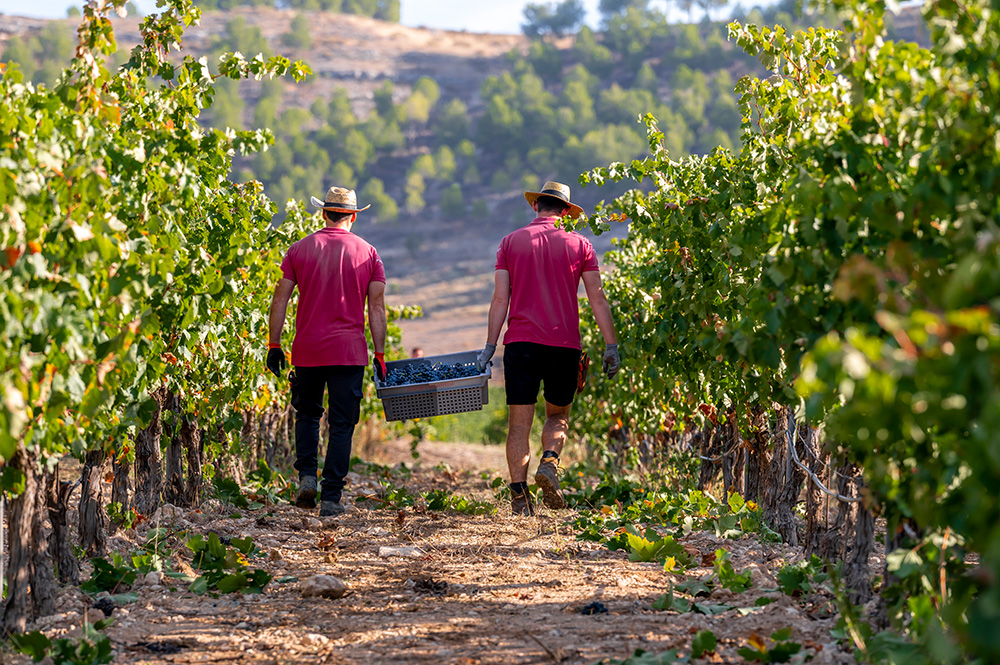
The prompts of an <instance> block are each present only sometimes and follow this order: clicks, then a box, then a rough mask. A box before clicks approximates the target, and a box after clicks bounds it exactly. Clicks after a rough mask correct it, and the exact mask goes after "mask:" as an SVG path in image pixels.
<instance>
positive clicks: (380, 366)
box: [372, 353, 386, 383]
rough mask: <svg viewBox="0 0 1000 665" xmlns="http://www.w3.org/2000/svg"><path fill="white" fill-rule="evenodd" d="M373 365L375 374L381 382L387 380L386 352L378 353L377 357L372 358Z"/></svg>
mask: <svg viewBox="0 0 1000 665" xmlns="http://www.w3.org/2000/svg"><path fill="white" fill-rule="evenodd" d="M372 367H373V368H374V369H375V376H376V377H378V380H379V383H382V382H384V381H385V375H386V371H385V354H384V353H376V354H375V357H374V358H372Z"/></svg>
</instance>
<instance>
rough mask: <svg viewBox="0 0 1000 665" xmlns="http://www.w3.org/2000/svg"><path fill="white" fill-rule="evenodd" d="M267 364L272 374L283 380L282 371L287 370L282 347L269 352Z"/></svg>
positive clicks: (273, 347)
mask: <svg viewBox="0 0 1000 665" xmlns="http://www.w3.org/2000/svg"><path fill="white" fill-rule="evenodd" d="M265 364H266V365H267V368H268V369H269V370H271V373H272V374H274V375H275V376H276V377H278V378H279V379H280V378H281V371H282V370H283V369H285V352H284V351H282V350H281V347H280V346H272V347H271V348H269V349H268V350H267V362H266V363H265Z"/></svg>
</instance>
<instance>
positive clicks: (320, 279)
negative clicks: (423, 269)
mask: <svg viewBox="0 0 1000 665" xmlns="http://www.w3.org/2000/svg"><path fill="white" fill-rule="evenodd" d="M281 269H282V272H283V274H284V277H285V278H286V279H290V280H292V281H293V282H295V284H296V285H297V286H298V289H299V304H298V310H297V312H296V316H295V341H294V342H293V343H292V364H293V365H296V366H301V367H317V366H323V365H367V364H368V345H367V342H366V341H365V333H364V325H365V297H366V295H367V293H368V285H369V284H370V283H371V282H373V281H379V282H384V281H385V269H384V268H383V266H382V260H381V259H380V258H379V256H378V253H377V252H376V251H375V248H374V247H372V246H371V245H369V244H368V243H367V242H365V241H364V240H363V239H362V238H360V237H358V236H356V235H354V234H353V233H351V232H350V231H346V230H344V229H339V228H324V229H320V230H319V231H317V232H315V233H312V234H310V235H308V236H306V237H305V238H303V239H302V240H300V241H298V242H296V243H295V244H293V245H292V246H291V247H290V248H289V250H288V254H287V255H286V256H285V260H284V261H283V262H282V264H281Z"/></svg>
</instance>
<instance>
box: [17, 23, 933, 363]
mask: <svg viewBox="0 0 1000 665" xmlns="http://www.w3.org/2000/svg"><path fill="white" fill-rule="evenodd" d="M782 7H783V4H779V5H778V6H776V7H774V8H772V9H771V10H769V11H768V12H766V13H763V14H762V13H760V12H758V11H756V10H755V11H753V12H751V13H750V14H748V15H747V16H746V17H745V19H744V20H746V21H748V22H757V23H783V24H786V25H790V26H793V27H794V26H795V25H796V23H797V21H796V19H794V18H793V17H792V16H791V15H790V14H788V13H786V12H783V11H782ZM814 20H819V19H814ZM138 24H139V19H138V18H131V17H130V18H126V19H116V20H115V28H116V33H117V39H118V41H119V45H120V51H119V55H118V56H117V57H116V58H115V63H118V64H120V63H122V62H124V61H125V60H126V59H127V51H128V49H129V48H130V47H131V46H132V45H133V44H134V43H135V42H136V40H137V39H138ZM74 25H75V24H74V23H73V21H72V20H71V19H69V20H64V21H45V20H39V19H27V18H20V17H15V16H0V52H2V53H3V58H4V59H5V60H8V59H9V60H14V61H18V62H20V63H22V66H28V67H29V68H31V71H29V72H28V73H29V74H31V75H32V77H33V78H34V80H36V81H52V80H54V78H55V74H56V72H57V71H58V67H59V65H60V63H63V62H65V61H66V59H68V57H69V54H70V53H71V51H72V45H73V36H72V30H73V28H74ZM896 26H897V32H898V33H899V34H900V36H902V37H904V38H906V37H913V38H919V36H920V33H919V31H920V29H921V27H922V26H921V24H920V22H919V17H918V15H917V14H916V11H915V10H914V9H909V10H907V12H906V13H904V15H902V16H900V17H898V18H897V20H896ZM185 48H186V50H187V51H188V52H190V53H191V54H192V55H194V56H198V57H200V56H202V55H205V56H208V57H209V60H210V62H213V61H214V60H215V59H216V58H217V56H218V54H219V53H222V52H225V51H228V50H240V51H241V52H243V53H244V54H247V55H251V54H254V53H257V52H259V51H264V52H265V53H282V54H285V55H288V56H289V57H292V58H302V59H304V60H306V61H307V62H308V64H309V65H310V66H311V68H312V70H313V72H314V76H312V77H311V78H310V79H309V80H307V81H306V82H304V83H301V84H298V85H296V84H294V83H292V82H291V81H280V82H279V81H266V82H264V83H252V82H251V83H244V84H241V85H239V86H237V85H235V84H229V83H228V82H226V83H225V84H223V85H222V86H220V90H219V93H218V95H217V97H216V99H215V103H214V105H213V107H212V108H210V109H209V110H208V111H207V112H206V113H205V115H204V120H205V122H206V124H209V125H213V126H218V127H223V126H236V127H245V128H250V127H261V126H266V127H269V128H271V129H272V131H273V132H274V134H275V144H274V145H273V146H272V148H271V149H270V150H269V151H268V152H267V153H265V154H263V155H261V156H258V157H253V158H251V159H244V160H241V161H240V162H238V166H239V168H240V171H239V173H237V177H240V178H257V179H260V180H261V181H262V182H263V183H264V185H265V192H266V193H267V194H268V195H269V196H270V197H271V198H272V199H273V200H275V201H276V202H277V203H278V209H279V210H282V209H283V208H284V206H283V202H284V201H285V200H286V199H288V198H297V199H300V200H301V199H308V197H309V196H310V195H317V196H322V194H323V192H324V191H325V188H326V187H327V186H329V185H330V184H332V183H334V182H336V183H338V184H346V185H349V186H352V187H355V188H357V189H358V191H359V196H360V198H361V200H362V201H361V202H362V204H364V203H368V202H371V203H373V204H374V206H373V209H372V210H371V211H370V212H369V213H366V214H365V215H364V216H363V217H362V220H361V223H360V224H359V225H358V226H357V227H356V229H355V230H356V232H358V233H359V234H361V235H363V236H364V237H366V238H368V239H369V240H371V241H372V242H373V243H374V244H375V245H376V246H377V247H378V248H379V250H380V252H381V254H382V256H383V258H384V259H385V262H386V266H387V270H388V274H389V277H390V284H389V299H390V303H392V304H420V305H422V306H423V307H424V311H425V318H424V319H423V320H419V321H410V322H405V323H404V330H405V332H406V334H407V342H406V343H407V345H408V346H414V345H416V346H422V347H423V348H424V350H425V352H427V353H441V352H446V351H449V350H453V349H457V348H472V347H475V346H478V345H479V344H481V343H482V339H481V338H482V335H483V333H482V330H483V327H484V326H485V312H486V305H487V302H488V299H489V294H490V289H491V287H492V265H493V255H494V251H495V248H496V246H497V243H498V242H499V240H500V238H501V237H502V236H503V235H504V234H505V233H507V232H509V231H510V230H512V229H513V228H516V227H517V226H519V225H520V224H523V223H524V222H526V221H528V220H529V219H530V210H529V209H528V208H527V206H525V205H524V201H523V198H521V192H522V191H523V190H524V189H527V188H535V187H538V186H540V185H541V183H543V182H544V181H545V180H548V179H556V180H560V181H563V182H567V183H570V184H571V185H575V182H576V178H577V175H578V174H579V173H581V172H583V171H586V170H588V169H591V168H593V167H595V166H601V165H606V164H608V163H610V162H611V161H618V160H621V161H627V160H629V159H632V158H636V157H641V156H642V155H643V154H645V152H646V140H645V135H644V128H643V127H642V125H640V124H638V123H637V122H636V118H637V117H638V116H640V115H643V114H645V113H653V114H654V115H655V116H656V117H657V119H658V120H659V122H660V128H661V129H662V130H663V131H664V132H665V133H666V134H667V136H668V137H669V145H670V148H671V152H672V154H676V155H678V156H681V155H683V154H687V153H698V152H707V151H708V150H710V149H712V148H713V147H714V146H718V145H722V146H724V147H730V148H732V147H736V146H738V144H739V134H740V131H741V130H740V114H739V111H738V109H737V104H736V97H735V94H734V92H733V87H734V85H735V81H736V80H737V79H738V78H739V77H740V76H743V75H746V74H749V73H754V72H756V73H763V72H762V71H761V70H760V69H759V65H758V64H757V63H756V62H755V61H754V60H753V59H752V58H749V57H748V56H746V54H743V53H742V52H741V51H739V49H738V48H737V47H736V46H735V45H734V44H731V43H729V42H727V41H726V39H725V32H724V28H723V26H722V25H721V24H701V25H673V24H668V23H666V21H665V20H663V19H662V17H658V16H657V15H655V14H654V13H643V12H635V11H630V12H629V13H627V14H624V15H617V16H612V17H609V19H608V21H607V26H606V29H605V30H604V31H603V32H599V33H597V32H592V31H591V30H590V29H588V28H584V29H583V30H582V31H581V32H580V33H579V34H578V35H575V36H571V37H565V38H562V39H560V40H557V41H553V40H551V39H550V40H537V39H536V40H529V39H527V38H525V37H523V36H520V35H491V34H472V33H465V32H451V31H444V30H431V29H426V28H408V27H404V26H400V25H398V24H395V23H386V22H382V21H378V20H375V19H371V18H366V17H362V16H355V15H346V14H334V13H328V12H320V11H311V12H301V13H297V12H293V11H283V10H275V9H266V8H260V7H254V8H237V9H234V10H232V11H229V12H205V13H204V15H203V18H202V21H201V24H200V25H199V26H196V27H192V28H191V29H190V30H189V31H188V32H187V33H186V37H185ZM617 193H619V192H618V190H616V189H614V188H613V187H607V188H605V190H596V189H595V188H593V187H591V188H587V189H586V190H583V189H581V188H579V187H576V186H574V198H575V199H577V200H578V201H579V202H580V203H581V204H583V205H584V206H585V207H590V206H593V205H594V204H595V203H597V202H598V201H600V200H601V199H608V200H610V199H611V198H613V197H614V195H616V194H617ZM625 230H626V229H625V228H624V227H621V228H618V229H616V230H615V233H613V234H610V235H605V236H602V237H601V238H598V239H595V245H596V247H597V249H598V250H599V252H601V253H603V251H605V250H607V249H609V248H610V237H611V236H621V235H623V234H624V233H625Z"/></svg>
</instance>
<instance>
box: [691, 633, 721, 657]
mask: <svg viewBox="0 0 1000 665" xmlns="http://www.w3.org/2000/svg"><path fill="white" fill-rule="evenodd" d="M713 651H715V633H713V632H712V631H710V630H702V631H699V632H698V634H697V635H695V636H694V639H693V640H692V641H691V657H692V658H701V657H702V655H703V654H706V653H711V652H713Z"/></svg>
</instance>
